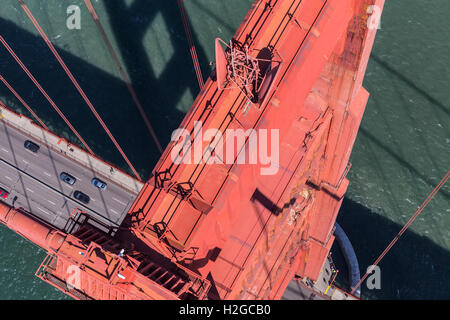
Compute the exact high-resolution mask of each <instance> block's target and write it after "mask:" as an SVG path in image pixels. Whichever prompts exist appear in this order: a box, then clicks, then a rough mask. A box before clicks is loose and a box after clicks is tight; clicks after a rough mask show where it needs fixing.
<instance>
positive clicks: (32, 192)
mask: <svg viewBox="0 0 450 320" xmlns="http://www.w3.org/2000/svg"><path fill="white" fill-rule="evenodd" d="M26 189H27V190H28V191H30V192H31V193H34V191H33V190H31V189H30V188H26Z"/></svg>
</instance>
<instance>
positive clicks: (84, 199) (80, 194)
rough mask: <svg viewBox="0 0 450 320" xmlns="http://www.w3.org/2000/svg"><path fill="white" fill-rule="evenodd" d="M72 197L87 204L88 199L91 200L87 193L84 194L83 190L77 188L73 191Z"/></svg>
mask: <svg viewBox="0 0 450 320" xmlns="http://www.w3.org/2000/svg"><path fill="white" fill-rule="evenodd" d="M73 197H74V198H75V199H77V200H80V201H81V202H84V203H86V204H88V203H89V200H91V199H90V198H89V196H88V195H86V194H84V193H83V192H81V191H78V190H77V191H75V192H74V193H73Z"/></svg>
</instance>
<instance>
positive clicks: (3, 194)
mask: <svg viewBox="0 0 450 320" xmlns="http://www.w3.org/2000/svg"><path fill="white" fill-rule="evenodd" d="M8 196H9V192H8V191H6V190H5V189H3V188H0V198H1V199H6V198H8Z"/></svg>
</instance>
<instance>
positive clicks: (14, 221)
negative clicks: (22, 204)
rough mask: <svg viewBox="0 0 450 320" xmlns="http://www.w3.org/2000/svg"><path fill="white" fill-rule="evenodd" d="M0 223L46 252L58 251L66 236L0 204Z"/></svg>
mask: <svg viewBox="0 0 450 320" xmlns="http://www.w3.org/2000/svg"><path fill="white" fill-rule="evenodd" d="M0 222H2V223H3V224H5V225H6V226H7V227H8V228H10V229H11V230H14V231H15V232H17V233H18V234H20V235H22V236H23V237H25V238H27V239H28V240H30V241H31V242H33V243H35V244H36V245H38V246H40V247H41V248H43V249H45V250H47V251H55V250H58V249H59V248H60V247H61V245H62V243H63V242H64V240H65V238H66V235H65V234H63V233H61V232H59V231H57V230H56V229H54V228H52V227H50V226H47V225H45V224H44V223H42V222H39V221H38V220H35V219H33V218H32V217H31V216H29V215H27V214H26V213H23V212H21V211H18V210H17V209H14V208H12V207H10V206H9V205H7V204H5V203H2V202H0Z"/></svg>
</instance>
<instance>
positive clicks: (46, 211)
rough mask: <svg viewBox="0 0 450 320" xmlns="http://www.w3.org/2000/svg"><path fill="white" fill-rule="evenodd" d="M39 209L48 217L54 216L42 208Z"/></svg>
mask: <svg viewBox="0 0 450 320" xmlns="http://www.w3.org/2000/svg"><path fill="white" fill-rule="evenodd" d="M38 209H39V210H41V211H42V212H43V213H45V214H47V215H49V216H52V214H51V213H48V212H47V211H45V210H44V209H42V208H41V207H38Z"/></svg>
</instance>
